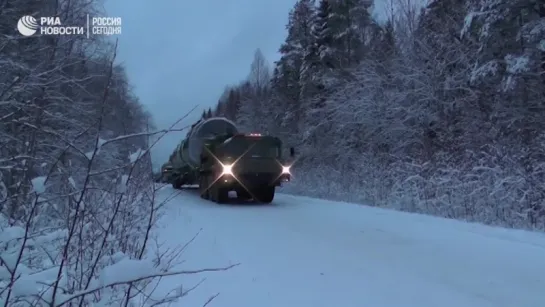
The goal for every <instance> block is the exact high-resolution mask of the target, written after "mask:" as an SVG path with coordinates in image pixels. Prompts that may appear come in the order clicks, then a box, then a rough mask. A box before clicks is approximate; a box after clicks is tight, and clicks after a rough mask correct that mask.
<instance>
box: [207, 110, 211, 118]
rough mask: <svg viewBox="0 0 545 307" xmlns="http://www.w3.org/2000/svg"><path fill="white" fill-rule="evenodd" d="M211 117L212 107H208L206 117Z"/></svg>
mask: <svg viewBox="0 0 545 307" xmlns="http://www.w3.org/2000/svg"><path fill="white" fill-rule="evenodd" d="M211 117H212V108H208V112H207V113H206V118H211Z"/></svg>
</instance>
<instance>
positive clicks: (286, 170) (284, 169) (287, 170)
mask: <svg viewBox="0 0 545 307" xmlns="http://www.w3.org/2000/svg"><path fill="white" fill-rule="evenodd" d="M289 173H290V167H289V166H282V174H289Z"/></svg>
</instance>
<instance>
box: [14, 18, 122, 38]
mask: <svg viewBox="0 0 545 307" xmlns="http://www.w3.org/2000/svg"><path fill="white" fill-rule="evenodd" d="M91 21H92V23H91ZM17 30H19V33H21V35H24V36H32V35H34V34H36V32H38V30H39V32H40V34H41V35H86V36H87V37H90V34H91V33H92V34H93V35H97V34H98V35H116V34H121V18H120V17H92V18H91V17H90V16H89V15H87V24H86V26H67V25H64V24H62V23H61V19H60V18H59V17H40V18H39V20H38V19H36V18H35V17H33V16H23V17H21V18H20V19H19V21H18V22H17Z"/></svg>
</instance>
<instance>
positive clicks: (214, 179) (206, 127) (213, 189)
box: [169, 117, 295, 203]
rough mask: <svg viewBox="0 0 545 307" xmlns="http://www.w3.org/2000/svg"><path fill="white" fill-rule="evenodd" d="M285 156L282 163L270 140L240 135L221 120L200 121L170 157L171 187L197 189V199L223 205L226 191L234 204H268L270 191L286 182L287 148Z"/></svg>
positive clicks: (275, 144)
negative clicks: (241, 201)
mask: <svg viewBox="0 0 545 307" xmlns="http://www.w3.org/2000/svg"><path fill="white" fill-rule="evenodd" d="M289 156H290V158H289V159H285V158H283V148H282V142H281V140H280V139H279V138H277V137H275V136H270V135H262V134H259V133H241V132H239V130H238V128H237V127H236V125H235V124H234V123H233V122H231V121H229V120H228V119H226V118H223V117H213V118H208V119H203V120H200V121H199V122H197V123H195V125H193V126H192V128H191V130H190V131H189V133H188V135H187V137H186V138H185V139H184V140H183V141H182V142H181V143H180V144H179V145H178V146H177V147H176V149H175V150H174V152H173V153H172V155H171V159H170V161H169V163H170V165H171V166H172V171H171V180H172V186H173V187H174V188H176V189H180V188H181V187H182V186H185V185H198V187H199V192H200V195H201V197H202V198H204V199H209V200H212V201H215V202H218V203H223V202H226V201H227V200H228V193H229V192H230V191H235V192H236V194H237V197H238V198H239V199H247V200H250V199H251V200H254V201H258V202H263V203H270V202H272V201H273V199H274V194H275V190H276V187H278V186H281V185H282V183H284V182H289V181H290V180H291V173H290V161H292V160H293V158H294V156H295V150H294V149H293V148H290V154H289ZM288 160H289V161H288Z"/></svg>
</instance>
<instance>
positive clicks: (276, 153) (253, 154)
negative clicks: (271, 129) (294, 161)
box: [222, 137, 280, 158]
mask: <svg viewBox="0 0 545 307" xmlns="http://www.w3.org/2000/svg"><path fill="white" fill-rule="evenodd" d="M222 149H223V150H222V151H223V152H224V154H226V155H229V156H233V157H235V158H238V157H240V156H242V155H244V156H245V158H279V157H280V146H279V144H278V143H277V142H275V141H274V140H271V139H265V138H246V137H241V138H238V137H235V138H231V139H228V140H227V141H225V143H224V144H223V145H222Z"/></svg>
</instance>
